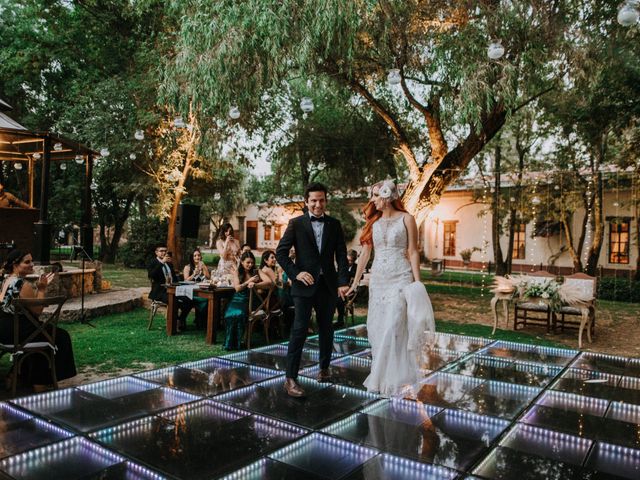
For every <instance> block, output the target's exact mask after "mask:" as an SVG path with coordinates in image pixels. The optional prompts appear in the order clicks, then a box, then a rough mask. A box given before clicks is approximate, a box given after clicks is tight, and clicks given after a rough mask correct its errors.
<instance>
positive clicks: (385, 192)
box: [378, 179, 399, 201]
mask: <svg viewBox="0 0 640 480" xmlns="http://www.w3.org/2000/svg"><path fill="white" fill-rule="evenodd" d="M378 185H380V186H379V187H378V196H379V197H380V198H384V199H385V200H389V201H393V200H396V199H398V198H399V196H398V188H397V187H396V184H395V183H394V182H393V180H391V179H387V180H383V181H382V182H380V183H379V184H378Z"/></svg>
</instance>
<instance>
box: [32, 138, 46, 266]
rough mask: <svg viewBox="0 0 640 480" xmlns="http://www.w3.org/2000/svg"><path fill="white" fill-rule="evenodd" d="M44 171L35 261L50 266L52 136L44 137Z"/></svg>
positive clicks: (36, 229) (35, 230)
mask: <svg viewBox="0 0 640 480" xmlns="http://www.w3.org/2000/svg"><path fill="white" fill-rule="evenodd" d="M43 150H44V152H43V156H42V170H41V175H40V177H41V178H40V217H39V219H38V221H37V222H36V223H35V224H34V225H33V227H34V228H33V252H32V253H33V259H34V261H35V262H36V263H38V264H40V265H49V260H50V254H51V225H50V224H49V186H50V183H51V136H50V135H49V134H46V135H45V137H44V148H43Z"/></svg>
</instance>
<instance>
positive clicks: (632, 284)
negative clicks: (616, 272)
mask: <svg viewBox="0 0 640 480" xmlns="http://www.w3.org/2000/svg"><path fill="white" fill-rule="evenodd" d="M598 298H599V299H601V300H613V301H616V302H633V303H640V282H639V281H637V280H630V279H628V278H615V277H602V278H600V280H598Z"/></svg>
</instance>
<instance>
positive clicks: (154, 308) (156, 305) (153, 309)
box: [147, 300, 167, 330]
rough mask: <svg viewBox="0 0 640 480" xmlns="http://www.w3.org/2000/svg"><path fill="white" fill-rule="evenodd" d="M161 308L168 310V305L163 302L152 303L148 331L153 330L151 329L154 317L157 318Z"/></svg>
mask: <svg viewBox="0 0 640 480" xmlns="http://www.w3.org/2000/svg"><path fill="white" fill-rule="evenodd" d="M160 308H167V304H166V303H164V302H161V301H160V300H152V301H151V310H150V311H149V325H148V326H147V330H151V327H152V325H153V317H155V316H156V313H158V310H159V309H160Z"/></svg>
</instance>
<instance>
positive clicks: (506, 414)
mask: <svg viewBox="0 0 640 480" xmlns="http://www.w3.org/2000/svg"><path fill="white" fill-rule="evenodd" d="M539 393H540V389H539V388H535V387H527V386H524V385H514V384H509V383H503V382H495V381H493V380H491V381H488V382H485V383H483V384H482V385H480V386H479V387H478V388H476V389H474V390H473V391H471V392H469V394H468V395H467V397H466V401H465V402H462V403H463V404H464V408H463V410H468V411H471V412H475V413H478V414H481V415H490V416H492V417H499V418H505V419H509V420H511V419H514V418H515V417H516V416H517V415H518V414H519V413H520V412H521V411H522V410H524V409H525V408H526V406H527V405H529V403H530V402H531V401H532V400H533V399H534V398H535V397H536V396H537V395H538V394H539Z"/></svg>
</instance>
